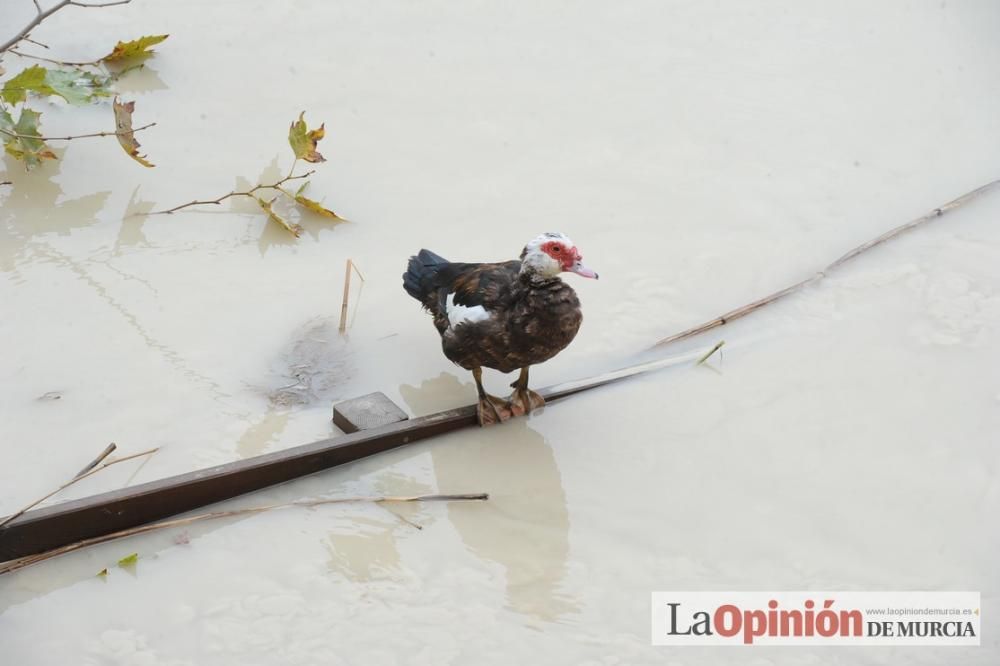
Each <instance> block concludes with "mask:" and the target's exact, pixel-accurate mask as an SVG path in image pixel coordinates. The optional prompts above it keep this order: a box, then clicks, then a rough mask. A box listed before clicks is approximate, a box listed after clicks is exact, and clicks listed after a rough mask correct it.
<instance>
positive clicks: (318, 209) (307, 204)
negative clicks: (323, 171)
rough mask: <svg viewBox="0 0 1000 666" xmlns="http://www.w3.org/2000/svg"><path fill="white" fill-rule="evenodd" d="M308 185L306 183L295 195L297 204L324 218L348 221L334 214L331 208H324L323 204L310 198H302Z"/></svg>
mask: <svg viewBox="0 0 1000 666" xmlns="http://www.w3.org/2000/svg"><path fill="white" fill-rule="evenodd" d="M308 184H309V183H304V184H303V185H302V187H300V188H299V189H298V191H297V192H296V193H295V203H297V204H299V205H300V206H302V207H304V208H306V209H307V210H310V211H312V212H314V213H316V214H317V215H321V216H323V217H328V218H330V219H331V220H341V221H344V222H346V220H344V218H342V217H341V216H339V215H337V214H336V213H334V212H333V211H332V210H330V209H329V208H326V207H324V206H323V204H321V203H320V202H318V201H314V200H312V199H310V198H309V197H305V196H302V190H304V189H306V185H308Z"/></svg>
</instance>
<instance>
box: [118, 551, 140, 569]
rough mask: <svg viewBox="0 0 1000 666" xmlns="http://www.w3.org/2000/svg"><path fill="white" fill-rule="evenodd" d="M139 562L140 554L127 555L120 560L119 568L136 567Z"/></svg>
mask: <svg viewBox="0 0 1000 666" xmlns="http://www.w3.org/2000/svg"><path fill="white" fill-rule="evenodd" d="M138 561H139V553H132V554H131V555H126V556H125V557H123V558H122V559H120V560H118V566H120V567H134V566H135V564H136V562H138Z"/></svg>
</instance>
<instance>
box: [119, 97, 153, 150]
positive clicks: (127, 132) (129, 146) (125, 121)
mask: <svg viewBox="0 0 1000 666" xmlns="http://www.w3.org/2000/svg"><path fill="white" fill-rule="evenodd" d="M112 108H113V109H114V111H115V131H116V134H115V136H117V137H118V143H120V144H121V146H122V148H123V149H124V150H125V152H126V153H127V154H128V156H129V157H131V158H132V159H134V160H135V161H136V162H138V163H139V164H141V165H142V166H144V167H152V166H154V165H152V164H150V163H149V162H147V161H146V156H145V155H140V154H139V142H138V141H136V140H135V133H134V132H132V111H134V110H135V102H125V103H124V104H122V103H121V102H119V101H118V98H117V97H115V101H114V103H113V104H112Z"/></svg>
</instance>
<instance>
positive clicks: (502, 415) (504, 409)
mask: <svg viewBox="0 0 1000 666" xmlns="http://www.w3.org/2000/svg"><path fill="white" fill-rule="evenodd" d="M476 416H477V417H478V418H479V425H480V426H488V425H493V424H495V423H501V422H503V421H506V420H507V419H509V418H510V417H511V416H513V414H512V413H511V411H510V407H508V406H507V401H506V400H503V399H502V398H498V397H496V396H495V395H490V394H488V393H486V394H484V395H483V396H481V397H480V398H479V405H478V406H477V408H476Z"/></svg>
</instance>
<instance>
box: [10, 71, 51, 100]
mask: <svg viewBox="0 0 1000 666" xmlns="http://www.w3.org/2000/svg"><path fill="white" fill-rule="evenodd" d="M46 72H48V70H47V69H45V68H44V67H42V66H40V65H32V66H31V67H28V68H26V69H23V70H21V72H20V73H19V74H18V75H17V76H15V77H14V78H12V79H7V82H6V83H4V84H3V90H2V91H0V98H2V99H3V101H5V102H7V103H8V104H19V103H21V102H23V101H24V100H26V99H27V98H28V91H29V90H30V91H33V92H37V93H39V94H42V95H48V94H49V88H48V86H46V84H45V74H46Z"/></svg>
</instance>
